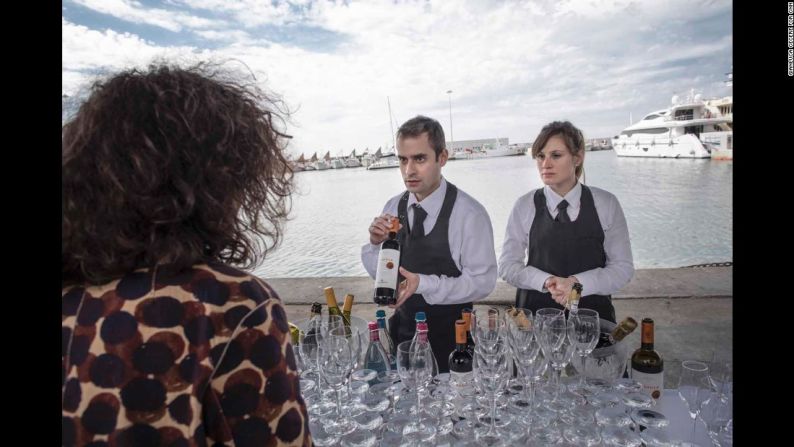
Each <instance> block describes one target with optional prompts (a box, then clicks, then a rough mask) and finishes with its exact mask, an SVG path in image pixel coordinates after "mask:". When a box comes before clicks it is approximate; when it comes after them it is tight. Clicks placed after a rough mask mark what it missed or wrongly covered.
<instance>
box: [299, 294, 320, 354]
mask: <svg viewBox="0 0 794 447" xmlns="http://www.w3.org/2000/svg"><path fill="white" fill-rule="evenodd" d="M322 314H323V305H322V304H321V303H318V302H316V301H315V302H314V303H312V310H311V315H310V316H309V322H308V323H307V324H308V327H309V330H308V331H306V334H305V335H304V334H300V333H299V334H298V338H299V339H300V340H303V343H307V344H317V337H316V334H317V331H318V330H320V325H321V324H322V318H323V315H322Z"/></svg>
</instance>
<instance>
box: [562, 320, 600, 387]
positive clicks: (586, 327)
mask: <svg viewBox="0 0 794 447" xmlns="http://www.w3.org/2000/svg"><path fill="white" fill-rule="evenodd" d="M568 321H569V322H570V323H573V324H571V325H570V326H569V327H568V338H570V339H571V341H572V342H573V345H574V349H575V350H576V354H578V355H579V358H580V361H581V364H582V369H581V370H580V371H579V383H578V384H577V385H575V386H574V387H573V388H574V390H572V391H575V392H577V393H578V394H580V395H585V394H586V393H587V392H588V389H587V385H586V383H585V371H586V370H587V368H586V367H585V366H586V363H585V362H586V361H587V357H588V356H589V355H590V353H592V352H593V349H594V348H595V346H596V344H598V336H599V335H600V333H601V320H600V318H599V316H598V312H596V311H595V310H593V309H579V310H578V312H576V313H571V314H570V316H569V317H568Z"/></svg>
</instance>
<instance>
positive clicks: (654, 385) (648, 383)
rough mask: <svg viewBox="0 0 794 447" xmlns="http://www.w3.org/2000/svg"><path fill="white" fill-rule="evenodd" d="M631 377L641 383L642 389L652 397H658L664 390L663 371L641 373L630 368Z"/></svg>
mask: <svg viewBox="0 0 794 447" xmlns="http://www.w3.org/2000/svg"><path fill="white" fill-rule="evenodd" d="M631 378H632V379H634V380H636V381H637V382H640V383H641V384H642V391H643V392H645V393H648V395H650V396H651V397H653V398H654V399H659V398H660V397H661V396H662V393H663V392H664V371H661V372H658V373H643V372H639V371H637V370H636V369H634V368H631Z"/></svg>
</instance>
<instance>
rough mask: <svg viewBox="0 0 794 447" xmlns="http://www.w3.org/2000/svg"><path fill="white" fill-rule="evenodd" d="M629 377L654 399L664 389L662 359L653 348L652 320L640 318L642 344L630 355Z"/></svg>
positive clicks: (659, 395)
mask: <svg viewBox="0 0 794 447" xmlns="http://www.w3.org/2000/svg"><path fill="white" fill-rule="evenodd" d="M631 378H632V379H634V380H636V381H638V382H640V383H641V384H642V388H643V391H645V392H646V393H648V394H650V396H651V397H653V398H654V399H658V398H659V397H661V395H662V392H663V391H664V361H663V360H662V356H661V355H659V353H658V352H656V351H654V349H653V320H652V319H650V318H643V319H642V344H641V345H640V347H639V349H637V350H636V351H634V354H632V355H631Z"/></svg>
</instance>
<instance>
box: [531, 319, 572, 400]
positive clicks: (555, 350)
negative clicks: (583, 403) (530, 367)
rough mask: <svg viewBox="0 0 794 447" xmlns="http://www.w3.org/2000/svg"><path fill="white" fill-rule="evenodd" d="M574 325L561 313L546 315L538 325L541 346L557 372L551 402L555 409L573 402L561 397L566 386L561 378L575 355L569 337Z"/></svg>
mask: <svg viewBox="0 0 794 447" xmlns="http://www.w3.org/2000/svg"><path fill="white" fill-rule="evenodd" d="M541 310H543V309H540V310H538V312H540V311H541ZM572 325H573V323H571V322H569V321H566V319H565V314H563V313H560V314H558V315H556V316H549V317H545V318H544V319H542V320H541V322H540V324H539V327H538V329H539V332H538V334H539V335H540V347H541V349H543V354H544V355H545V356H546V358H547V359H549V361H550V362H551V367H552V368H553V369H554V371H555V373H556V374H555V375H554V377H555V379H556V387H555V391H554V399H553V400H552V402H551V403H550V404H551V405H552V406H553V407H554V409H555V410H564V409H565V408H568V407H569V406H570V404H571V402H567V401H563V400H564V399H561V394H560V391H561V390H562V389H563V386H564V385H563V384H562V380H561V376H562V370H563V369H564V368H565V365H567V364H568V362H570V361H571V356H572V355H573V349H574V345H573V343H572V340H571V339H570V338H569V337H568V333H569V332H570V330H569V327H570V326H572ZM565 400H567V399H565Z"/></svg>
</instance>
